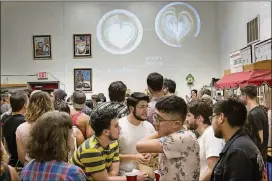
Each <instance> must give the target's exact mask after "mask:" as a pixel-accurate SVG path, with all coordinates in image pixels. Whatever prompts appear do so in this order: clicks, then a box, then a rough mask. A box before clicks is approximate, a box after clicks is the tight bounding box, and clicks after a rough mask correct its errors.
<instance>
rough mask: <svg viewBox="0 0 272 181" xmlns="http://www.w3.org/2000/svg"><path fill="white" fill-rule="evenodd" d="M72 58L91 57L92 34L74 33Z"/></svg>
mask: <svg viewBox="0 0 272 181" xmlns="http://www.w3.org/2000/svg"><path fill="white" fill-rule="evenodd" d="M73 39H74V46H73V48H74V58H92V46H91V45H92V35H91V34H74V36H73Z"/></svg>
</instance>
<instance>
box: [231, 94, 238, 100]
mask: <svg viewBox="0 0 272 181" xmlns="http://www.w3.org/2000/svg"><path fill="white" fill-rule="evenodd" d="M229 98H230V99H235V100H239V97H238V96H237V95H236V94H232V95H231V96H230V97H229Z"/></svg>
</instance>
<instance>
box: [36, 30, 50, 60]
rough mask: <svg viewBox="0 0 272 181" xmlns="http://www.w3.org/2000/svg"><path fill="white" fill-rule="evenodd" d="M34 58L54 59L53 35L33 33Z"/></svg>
mask: <svg viewBox="0 0 272 181" xmlns="http://www.w3.org/2000/svg"><path fill="white" fill-rule="evenodd" d="M32 39H33V59H34V60H50V59H52V45H51V35H33V37H32Z"/></svg>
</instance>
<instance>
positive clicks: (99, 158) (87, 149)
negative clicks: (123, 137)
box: [70, 108, 144, 181]
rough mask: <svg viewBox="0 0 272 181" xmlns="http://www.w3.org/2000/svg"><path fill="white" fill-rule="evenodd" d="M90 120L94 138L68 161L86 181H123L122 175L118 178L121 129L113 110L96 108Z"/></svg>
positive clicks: (141, 176) (140, 176)
mask: <svg viewBox="0 0 272 181" xmlns="http://www.w3.org/2000/svg"><path fill="white" fill-rule="evenodd" d="M91 117H92V119H91V126H92V128H93V130H94V131H95V135H94V136H92V137H91V138H89V139H87V140H86V141H85V142H84V143H83V144H82V145H81V146H80V147H79V148H78V149H77V151H75V152H74V155H73V157H72V158H71V160H70V162H71V163H73V164H74V165H76V166H78V167H80V168H82V169H83V170H84V172H85V174H86V177H87V179H88V180H91V181H94V180H95V181H105V180H107V181H113V180H118V181H126V180H127V179H126V177H125V176H118V175H119V165H120V158H119V145H118V139H119V135H120V127H119V123H118V118H117V111H116V110H115V109H113V108H104V109H99V110H97V111H95V112H93V113H92V115H91ZM143 179H144V176H143V174H142V173H139V174H138V179H137V180H143Z"/></svg>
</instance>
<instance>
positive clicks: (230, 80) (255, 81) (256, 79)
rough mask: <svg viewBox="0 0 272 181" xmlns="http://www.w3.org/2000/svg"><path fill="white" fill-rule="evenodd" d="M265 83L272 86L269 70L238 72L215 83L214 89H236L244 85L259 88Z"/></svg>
mask: <svg viewBox="0 0 272 181" xmlns="http://www.w3.org/2000/svg"><path fill="white" fill-rule="evenodd" d="M263 83H267V84H268V85H269V86H272V79H271V70H249V71H246V72H238V73H233V74H229V75H225V76H224V77H223V78H221V79H220V80H219V81H217V82H216V83H215V87H216V88H220V89H224V88H234V89H236V88H238V87H244V86H246V85H256V86H261V85H262V84H263Z"/></svg>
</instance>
